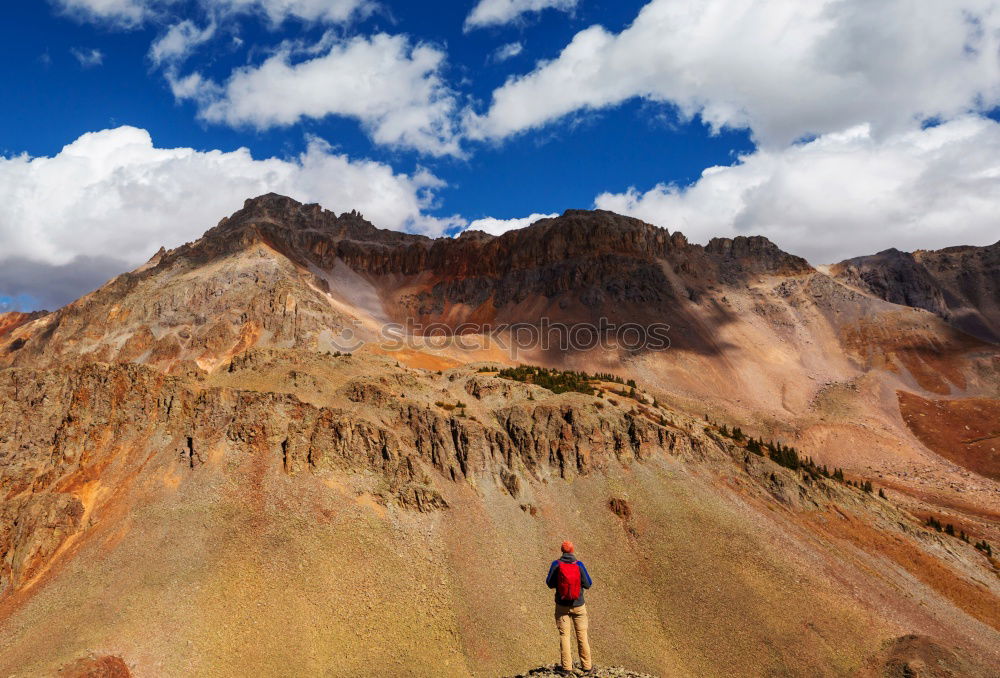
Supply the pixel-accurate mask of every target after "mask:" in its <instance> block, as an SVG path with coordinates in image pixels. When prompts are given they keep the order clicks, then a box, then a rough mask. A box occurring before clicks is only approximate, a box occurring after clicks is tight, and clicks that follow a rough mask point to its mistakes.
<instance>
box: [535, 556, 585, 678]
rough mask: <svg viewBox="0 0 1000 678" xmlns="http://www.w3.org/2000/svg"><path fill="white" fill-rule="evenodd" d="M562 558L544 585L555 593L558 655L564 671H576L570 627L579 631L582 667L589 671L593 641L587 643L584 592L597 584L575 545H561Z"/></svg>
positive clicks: (556, 561)
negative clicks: (580, 559) (591, 643)
mask: <svg viewBox="0 0 1000 678" xmlns="http://www.w3.org/2000/svg"><path fill="white" fill-rule="evenodd" d="M561 548H562V557H560V558H559V559H558V560H553V561H552V565H551V566H550V567H549V574H548V576H547V577H545V585H546V586H548V587H549V588H550V589H555V590H556V628H557V629H559V652H560V659H561V662H562V666H561V668H562V672H563V673H564V674H568V673H570V672H572V671H573V648H572V643H571V641H570V633H571V632H570V625H571V624H572V626H573V628H574V629H575V631H576V643H577V646H578V648H579V650H580V666H581V667H583V670H584V671H586V672H588V673H589V672H590V671H591V670H592V669H593V664H592V663H591V660H590V641H589V640H587V606H586V605H585V604H584V601H583V590H584V589H589V588H590V587H591V585H592V584H593V583H594V582H593V580H592V579H591V578H590V573H589V572H587V568H586V567H584V565H583V563H582V562H581V561H579V560H577V559H576V555H575V554H574V553H573V551H574V550H575V549H574V547H573V542H570V541H564V542H563V543H562V547H561Z"/></svg>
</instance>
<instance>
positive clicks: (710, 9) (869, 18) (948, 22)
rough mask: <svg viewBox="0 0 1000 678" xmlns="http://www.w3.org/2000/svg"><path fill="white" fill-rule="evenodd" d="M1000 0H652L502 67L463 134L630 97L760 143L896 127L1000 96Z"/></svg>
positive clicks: (506, 129)
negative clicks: (623, 17)
mask: <svg viewBox="0 0 1000 678" xmlns="http://www.w3.org/2000/svg"><path fill="white" fill-rule="evenodd" d="M998 53H1000V0H952V1H949V2H928V1H927V0H881V1H880V2H872V1H871V0H814V1H811V2H800V1H799V0H652V1H651V2H649V3H648V4H647V5H646V6H645V7H643V9H642V10H641V11H640V13H639V15H638V16H637V18H636V19H635V21H634V22H633V23H632V25H631V26H629V27H628V28H626V29H625V30H624V31H622V32H621V33H618V34H615V33H611V32H609V31H607V30H606V29H604V28H603V27H601V26H592V27H590V28H587V29H586V30H584V31H581V32H579V33H577V34H576V36H574V38H573V39H572V41H571V42H570V43H569V44H568V45H567V46H566V47H565V48H564V49H563V51H562V52H561V53H560V54H559V56H558V57H557V58H555V59H553V60H551V61H545V62H541V63H539V64H538V65H537V67H536V68H535V69H534V70H533V71H532V72H530V73H527V74H525V75H523V76H520V77H512V78H510V79H509V80H508V81H507V82H506V83H505V84H504V85H502V86H501V87H500V88H498V89H497V90H496V91H494V93H493V97H492V102H491V105H490V107H489V110H488V111H487V112H486V113H485V114H484V115H474V114H473V115H469V116H468V118H467V126H468V129H469V133H470V134H471V135H472V136H473V137H476V138H485V139H499V138H503V137H506V136H509V135H511V134H515V133H517V132H520V131H522V130H527V129H531V128H536V127H540V126H542V125H545V124H547V123H549V122H551V121H554V120H556V119H558V118H560V117H562V116H565V115H567V114H570V113H573V112H576V111H581V110H595V109H600V108H603V107H607V106H614V105H617V104H620V103H622V102H624V101H626V100H628V99H631V98H634V97H642V98H646V99H648V100H652V101H658V102H666V103H669V104H672V105H674V106H676V107H677V109H678V110H679V111H680V113H681V114H682V115H683V116H686V117H693V116H696V115H698V116H701V118H702V119H703V120H704V121H705V122H706V123H707V124H709V125H710V126H712V127H713V128H715V129H719V128H722V127H732V128H748V129H750V130H752V133H753V135H754V138H755V139H756V140H757V141H758V142H759V143H761V144H763V145H766V146H771V147H780V146H784V145H787V144H789V143H791V142H793V141H795V140H797V139H801V138H803V137H808V136H812V135H820V134H825V133H829V132H836V131H838V130H842V129H846V128H848V127H851V126H854V125H858V124H864V123H870V124H871V125H872V131H873V133H874V134H876V135H883V134H890V133H893V132H895V131H898V130H900V129H904V128H907V127H909V126H912V125H913V124H914V122H915V121H919V120H924V119H929V118H935V117H937V118H950V117H954V116H957V115H961V114H963V113H965V112H968V111H969V110H985V109H988V108H990V107H993V106H996V105H997V104H998V103H1000V59H998V58H997V54H998Z"/></svg>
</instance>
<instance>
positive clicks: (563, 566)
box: [556, 563, 580, 601]
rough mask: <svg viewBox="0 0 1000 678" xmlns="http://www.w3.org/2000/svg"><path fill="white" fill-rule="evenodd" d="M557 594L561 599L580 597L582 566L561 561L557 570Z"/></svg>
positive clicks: (569, 599)
mask: <svg viewBox="0 0 1000 678" xmlns="http://www.w3.org/2000/svg"><path fill="white" fill-rule="evenodd" d="M556 595H557V596H559V600H567V601H571V600H576V599H577V598H579V597H580V568H579V566H578V565H577V564H576V563H559V571H558V572H556Z"/></svg>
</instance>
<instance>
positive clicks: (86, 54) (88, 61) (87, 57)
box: [69, 47, 104, 68]
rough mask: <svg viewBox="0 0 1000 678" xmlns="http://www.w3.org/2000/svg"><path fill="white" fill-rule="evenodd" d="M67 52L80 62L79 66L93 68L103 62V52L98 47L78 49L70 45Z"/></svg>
mask: <svg viewBox="0 0 1000 678" xmlns="http://www.w3.org/2000/svg"><path fill="white" fill-rule="evenodd" d="M69 53H70V54H72V55H73V58H74V59H76V60H77V61H78V62H79V63H80V67H81V68H93V67H94V66H100V65H101V64H103V63H104V52H102V51H101V50H99V49H78V48H76V47H72V48H70V50H69Z"/></svg>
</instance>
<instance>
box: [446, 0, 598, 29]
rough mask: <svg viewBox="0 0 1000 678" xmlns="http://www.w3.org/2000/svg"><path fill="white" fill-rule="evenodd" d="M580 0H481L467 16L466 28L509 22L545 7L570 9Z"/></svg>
mask: <svg viewBox="0 0 1000 678" xmlns="http://www.w3.org/2000/svg"><path fill="white" fill-rule="evenodd" d="M578 2H579V0H479V3H478V4H477V5H476V6H475V7H473V8H472V11H471V12H469V16H467V17H466V18H465V30H467V31H468V30H471V29H473V28H482V27H484V26H497V25H501V24H508V23H510V22H512V21H514V20H515V19H517V18H519V17H520V16H521V15H522V14H527V13H528V12H541V11H542V10H543V9H549V8H552V9H560V10H563V11H566V12H568V11H570V10H572V9H573V8H575V7H576V5H577V3H578Z"/></svg>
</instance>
